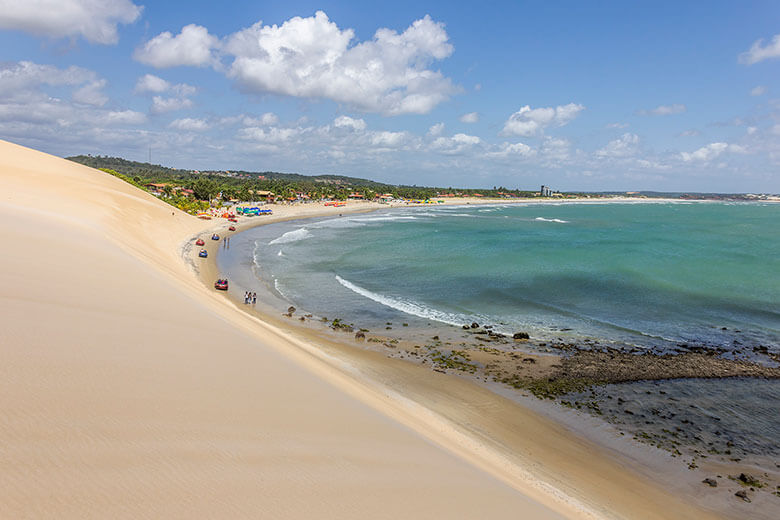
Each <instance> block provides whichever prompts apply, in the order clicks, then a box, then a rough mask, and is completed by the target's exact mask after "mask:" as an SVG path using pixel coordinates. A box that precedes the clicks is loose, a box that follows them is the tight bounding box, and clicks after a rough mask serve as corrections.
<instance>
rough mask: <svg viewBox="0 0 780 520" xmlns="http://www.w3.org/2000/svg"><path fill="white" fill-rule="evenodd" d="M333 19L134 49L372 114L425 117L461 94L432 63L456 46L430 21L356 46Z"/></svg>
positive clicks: (297, 20)
mask: <svg viewBox="0 0 780 520" xmlns="http://www.w3.org/2000/svg"><path fill="white" fill-rule="evenodd" d="M354 40H355V32H354V31H353V30H352V29H340V28H339V27H338V25H336V24H335V23H334V22H332V21H331V20H330V19H329V18H328V16H327V15H326V14H325V13H324V12H322V11H317V13H315V14H314V16H310V17H306V18H302V17H298V16H296V17H293V18H290V19H289V20H287V21H285V22H284V23H283V24H281V25H263V23H262V21H260V22H257V23H256V24H254V25H252V26H251V27H248V28H246V29H243V30H240V31H238V32H236V33H233V34H231V35H229V36H227V37H225V38H224V39H222V40H220V39H218V38H217V37H216V36H214V35H212V34H209V32H208V29H206V28H205V27H202V26H199V25H194V24H191V25H187V26H185V27H184V28H182V30H181V32H180V33H179V34H177V35H173V34H172V33H170V32H167V31H166V32H163V33H161V34H159V35H157V36H155V37H154V38H152V39H151V40H149V41H148V42H146V43H145V44H144V45H142V46H141V47H139V48H138V49H136V51H135V53H134V55H133V56H134V58H135V59H136V60H137V61H139V62H141V63H145V64H147V65H151V66H153V67H157V68H165V67H174V66H180V65H188V66H214V67H215V68H217V69H222V68H223V66H222V62H221V61H220V60H221V59H222V58H226V59H227V60H230V59H231V58H232V62H230V63H229V65H228V66H227V69H226V72H227V75H228V76H229V77H230V78H232V79H234V80H235V81H236V83H237V85H238V86H239V88H240V89H242V90H243V91H245V92H248V93H253V94H265V93H271V94H279V95H285V96H293V97H302V98H313V99H330V100H333V101H336V102H338V103H344V104H347V105H349V106H351V107H354V108H357V109H359V110H363V111H367V112H381V113H384V114H387V115H396V114H425V113H428V112H430V111H431V110H432V109H433V108H434V107H435V106H436V105H438V104H439V103H441V102H443V101H445V100H447V99H449V97H450V96H451V95H452V94H454V93H455V92H457V91H458V89H457V88H456V87H455V86H454V85H453V84H452V82H451V80H450V79H449V78H446V77H445V76H443V75H442V74H441V72H439V71H436V70H432V69H431V68H430V65H431V64H432V63H433V62H434V61H437V60H443V59H445V58H447V57H449V56H450V55H451V54H452V52H453V47H452V45H451V44H450V43H449V41H448V40H449V36H448V35H447V32H446V31H445V30H444V25H443V24H441V23H439V22H435V21H433V20H432V19H431V18H430V16H427V15H426V16H425V17H423V18H421V19H419V20H416V21H415V22H414V23H412V25H410V26H409V27H408V28H406V30H405V31H403V32H402V33H398V32H396V31H393V30H391V29H379V30H377V31H376V32H375V34H374V36H373V38H372V39H370V40H366V41H362V42H355V41H354Z"/></svg>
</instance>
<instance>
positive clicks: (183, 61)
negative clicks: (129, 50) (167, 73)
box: [133, 24, 219, 69]
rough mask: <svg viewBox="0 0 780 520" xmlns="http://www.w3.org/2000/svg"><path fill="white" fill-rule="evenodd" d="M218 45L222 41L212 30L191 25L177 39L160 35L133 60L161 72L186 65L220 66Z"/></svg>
mask: <svg viewBox="0 0 780 520" xmlns="http://www.w3.org/2000/svg"><path fill="white" fill-rule="evenodd" d="M218 44H219V40H218V39H217V37H216V36H212V35H211V34H209V32H208V29H206V28H205V27H202V26H200V25H195V24H190V25H185V26H184V27H183V28H182V30H181V32H180V33H179V34H177V35H176V36H174V35H173V34H171V33H170V32H168V31H166V32H163V33H160V34H158V35H157V36H155V37H154V38H152V39H151V40H149V41H148V42H146V43H145V44H143V45H142V46H141V47H139V48H137V49H136V50H135V52H134V53H133V58H134V59H135V60H136V61H139V62H141V63H143V64H145V65H151V66H152V67H155V68H158V69H164V68H168V67H177V66H182V65H187V66H193V67H203V66H207V65H214V64H216V63H217V58H216V54H215V49H216V48H217V46H218Z"/></svg>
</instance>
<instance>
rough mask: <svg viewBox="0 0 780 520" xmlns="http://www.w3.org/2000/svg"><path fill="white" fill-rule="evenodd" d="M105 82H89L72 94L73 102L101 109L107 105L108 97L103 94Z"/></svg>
mask: <svg viewBox="0 0 780 520" xmlns="http://www.w3.org/2000/svg"><path fill="white" fill-rule="evenodd" d="M106 84H107V82H106V80H104V79H99V80H95V81H91V82H89V83H87V84H86V85H84V86H83V87H81V88H79V89H78V90H76V91H74V92H73V101H75V102H76V103H82V104H85V105H94V106H98V107H102V106H103V105H105V104H106V103H108V96H107V95H106V94H105V93H104V92H103V88H105V86H106Z"/></svg>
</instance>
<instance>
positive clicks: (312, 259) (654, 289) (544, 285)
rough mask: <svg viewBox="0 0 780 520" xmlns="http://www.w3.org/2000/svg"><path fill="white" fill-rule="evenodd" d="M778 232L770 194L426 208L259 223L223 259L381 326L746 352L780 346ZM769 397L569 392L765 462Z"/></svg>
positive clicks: (692, 442) (653, 438) (331, 312)
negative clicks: (734, 199)
mask: <svg viewBox="0 0 780 520" xmlns="http://www.w3.org/2000/svg"><path fill="white" fill-rule="evenodd" d="M779 231H780V205H770V204H722V203H701V204H685V203H648V204H597V203H596V204H565V205H564V204H542V205H540V204H532V205H531V204H529V205H511V206H491V207H485V206H466V207H463V206H461V207H423V208H409V209H400V210H392V211H378V212H375V213H371V214H359V215H348V216H345V217H340V218H328V219H309V220H303V221H292V222H284V223H278V224H273V225H270V226H263V227H259V228H254V229H251V230H248V231H246V232H243V233H240V234H238V235H236V236H234V237H233V239H232V244H231V249H230V250H227V251H224V252H223V254H221V255H220V257H219V258H218V262H219V265H220V267H221V268H223V270H224V271H225V272H230V273H231V276H232V277H233V278H234V279H235V280H236V282H237V283H238V286H239V287H246V288H247V289H250V290H252V289H253V288H256V287H259V286H263V287H264V289H265V291H264V296H263V298H262V299H263V303H264V304H266V303H270V305H271V306H272V307H275V308H276V309H277V310H281V309H285V308H286V306H287V305H289V304H292V305H294V306H296V307H297V308H298V309H300V310H304V311H307V312H311V313H313V314H315V315H316V316H319V317H322V316H326V317H329V318H331V319H333V318H337V317H338V318H341V319H342V320H344V321H346V322H347V323H354V324H355V325H356V326H357V327H364V328H367V329H370V330H372V331H376V332H381V333H383V334H390V335H400V334H402V333H407V334H409V333H411V332H412V331H415V332H418V331H420V330H421V329H422V330H427V331H428V332H430V333H431V334H433V333H435V332H434V331H431V330H430V327H431V326H433V327H434V330H436V328H437V327H438V329H442V328H444V329H446V328H448V327H449V325H456V326H460V325H462V324H464V323H471V322H472V321H477V322H479V323H481V324H493V325H495V326H496V329H497V330H499V331H503V332H508V333H512V332H514V331H517V330H523V331H528V332H529V333H530V334H531V337H532V338H534V339H536V340H537V342H543V341H545V340H557V339H558V338H561V339H562V340H563V341H569V342H579V341H583V340H585V339H589V340H590V341H591V344H592V343H593V341H594V340H595V341H598V342H599V344H600V345H602V346H604V345H609V344H615V345H626V344H628V345H631V346H636V347H637V348H640V349H642V348H654V349H656V350H661V351H664V350H665V349H676V348H677V346H678V344H689V345H706V346H716V347H719V348H721V349H724V350H725V351H726V354H725V355H727V356H735V357H754V358H755V356H754V354H753V349H754V347H757V346H759V345H763V346H766V347H768V350H769V351H770V352H780V232H779ZM388 323H392V324H393V325H392V331H388V330H386V328H387V325H388ZM402 323H408V324H409V325H410V327H408V328H402V327H400V325H401V324H402ZM448 324H449V325H448ZM580 344H581V345H582V344H584V343H580ZM759 357H762V360H763V361H764V362H767V363H771V361H769V360H768V358H766V356H759ZM608 396H611V397H612V398H611V399H610V398H609V397H608ZM779 398H780V382H778V381H776V380H775V381H764V380H743V379H731V380H680V381H663V382H647V383H644V382H640V383H631V384H621V385H609V386H608V387H605V388H599V389H595V390H594V394H593V395H591V394H590V393H586V394H582V395H574V396H567V397H565V398H564V399H565V400H569V401H571V402H574V401H577V400H580V401H582V402H583V403H585V402H597V403H598V406H599V407H600V410H601V412H602V417H604V418H605V419H608V420H610V421H611V422H613V423H614V424H617V425H619V427H621V428H624V429H625V430H626V431H628V432H631V433H633V434H635V435H637V436H638V437H639V438H640V440H644V441H646V442H650V443H653V444H657V443H659V442H660V443H662V444H663V445H664V447H665V448H667V449H676V446H679V447H687V448H689V451H688V452H689V453H690V450H700V452H701V453H703V454H709V455H708V456H709V457H721V458H724V459H729V458H742V457H750V456H759V457H763V459H762V460H764V462H766V463H767V464H768V466H766V467H770V468H771V467H773V466H772V462H771V461H772V459H773V458H776V457H777V456H778V452H777V450H778V443H777V441H776V439H778V438H780V414H777V403H778V399H779ZM618 399H619V400H621V402H618ZM626 409H628V410H629V411H630V412H631V413H630V414H629V413H626V412H625V410H626ZM683 421H687V422H683ZM677 428H680V430H678V429H677ZM664 430H666V431H670V432H674V433H673V434H667V433H666V432H664ZM726 452H730V453H726Z"/></svg>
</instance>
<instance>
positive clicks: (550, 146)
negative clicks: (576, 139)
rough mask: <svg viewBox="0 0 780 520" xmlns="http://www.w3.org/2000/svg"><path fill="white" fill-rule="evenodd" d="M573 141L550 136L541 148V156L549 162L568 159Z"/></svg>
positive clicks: (554, 162) (553, 162) (555, 162)
mask: <svg viewBox="0 0 780 520" xmlns="http://www.w3.org/2000/svg"><path fill="white" fill-rule="evenodd" d="M570 149H571V143H570V142H569V141H568V140H567V139H563V138H554V137H548V138H547V139H545V140H544V141H543V142H542V146H541V147H540V149H539V152H540V154H541V156H542V157H543V158H544V159H545V160H546V162H547V163H548V164H557V163H561V162H564V161H568V160H569V158H570V157H571V151H570Z"/></svg>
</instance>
